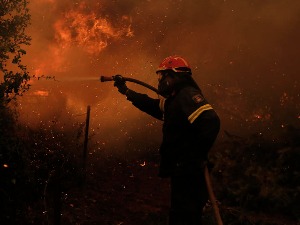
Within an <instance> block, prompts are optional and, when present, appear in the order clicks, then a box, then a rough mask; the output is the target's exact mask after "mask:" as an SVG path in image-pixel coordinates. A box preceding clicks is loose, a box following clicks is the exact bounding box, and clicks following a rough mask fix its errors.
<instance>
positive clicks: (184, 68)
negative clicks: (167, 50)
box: [156, 55, 191, 73]
mask: <svg viewBox="0 0 300 225" xmlns="http://www.w3.org/2000/svg"><path fill="white" fill-rule="evenodd" d="M163 70H173V71H174V72H191V67H190V65H189V63H188V62H187V61H186V60H185V59H184V58H182V57H180V56H177V55H174V56H169V57H167V58H165V59H164V60H163V61H162V62H161V63H160V65H159V66H158V69H157V70H156V73H157V72H159V71H163Z"/></svg>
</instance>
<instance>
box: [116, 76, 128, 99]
mask: <svg viewBox="0 0 300 225" xmlns="http://www.w3.org/2000/svg"><path fill="white" fill-rule="evenodd" d="M114 81H115V83H114V86H115V87H117V88H118V91H119V92H120V93H121V94H123V95H125V94H126V92H127V90H128V87H127V86H126V81H125V79H124V77H123V76H122V75H115V76H114Z"/></svg>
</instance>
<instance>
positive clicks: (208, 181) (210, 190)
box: [100, 76, 223, 225]
mask: <svg viewBox="0 0 300 225" xmlns="http://www.w3.org/2000/svg"><path fill="white" fill-rule="evenodd" d="M123 79H124V81H129V82H133V83H136V84H139V85H142V86H144V87H146V88H148V89H150V90H152V91H154V92H156V93H157V94H159V91H158V89H156V88H155V87H153V86H151V85H149V84H147V83H145V82H142V81H140V80H137V79H134V78H129V77H123ZM100 81H101V82H106V81H115V77H114V76H112V77H106V76H101V77H100ZM204 177H205V182H206V187H207V190H208V195H209V199H210V201H211V204H212V206H213V209H214V215H215V218H216V221H217V224H218V225H223V222H222V219H221V215H220V211H219V207H218V204H217V199H216V197H215V194H214V192H213V188H212V182H211V179H210V175H209V170H208V168H207V165H206V164H205V167H204Z"/></svg>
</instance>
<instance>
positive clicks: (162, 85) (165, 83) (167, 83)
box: [157, 71, 174, 96]
mask: <svg viewBox="0 0 300 225" xmlns="http://www.w3.org/2000/svg"><path fill="white" fill-rule="evenodd" d="M157 75H158V90H159V93H160V94H162V95H164V96H168V95H170V94H171V93H172V91H173V86H174V85H173V79H172V77H171V76H169V74H168V72H166V71H159V72H157Z"/></svg>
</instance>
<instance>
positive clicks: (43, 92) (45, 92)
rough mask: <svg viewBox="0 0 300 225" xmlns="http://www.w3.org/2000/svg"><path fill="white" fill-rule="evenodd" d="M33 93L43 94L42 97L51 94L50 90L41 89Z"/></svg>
mask: <svg viewBox="0 0 300 225" xmlns="http://www.w3.org/2000/svg"><path fill="white" fill-rule="evenodd" d="M33 95H37V96H41V97H47V96H49V92H48V91H42V90H39V91H35V92H34V93H33Z"/></svg>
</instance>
